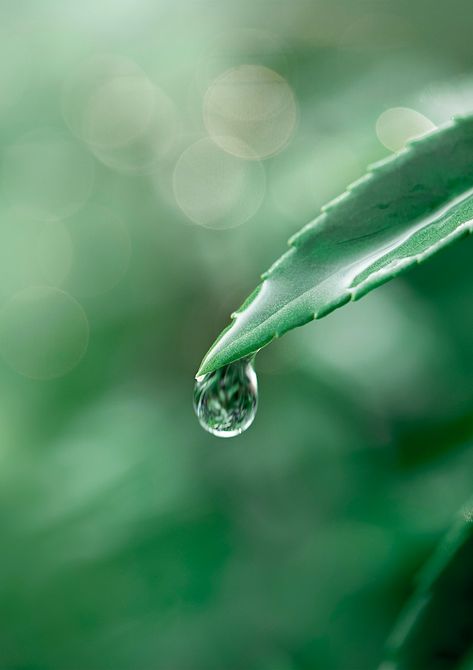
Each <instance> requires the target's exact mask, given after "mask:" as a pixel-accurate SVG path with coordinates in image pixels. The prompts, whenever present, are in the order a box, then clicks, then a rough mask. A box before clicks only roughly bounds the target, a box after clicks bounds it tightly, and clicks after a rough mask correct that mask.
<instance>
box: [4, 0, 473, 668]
mask: <svg viewBox="0 0 473 670" xmlns="http://www.w3.org/2000/svg"><path fill="white" fill-rule="evenodd" d="M470 12H471V5H470V3H469V2H466V0H465V1H464V2H455V1H454V2H453V3H450V4H449V5H448V7H446V6H443V5H440V4H439V3H432V2H426V1H420V0H418V1H417V2H409V3H408V2H406V1H404V0H403V1H402V2H398V3H396V5H392V3H389V4H388V3H386V2H373V3H361V2H360V3H358V2H353V0H350V2H348V0H346V1H342V0H331V1H330V2H328V1H327V2H321V1H318V0H317V1H316V2H312V3H306V2H303V1H302V0H294V1H292V2H290V1H289V0H286V2H278V3H267V2H265V3H254V2H246V0H243V1H242V2H239V3H232V4H231V3H228V2H222V3H218V4H217V3H215V2H213V3H211V2H205V1H203V0H202V1H201V0H192V1H186V0H184V2H181V3H177V4H176V3H174V4H172V3H169V2H166V1H165V0H158V1H157V2H151V1H150V0H133V2H132V1H131V0H120V1H119V2H117V1H113V2H112V0H105V1H104V2H100V3H97V2H92V1H91V0H85V1H84V2H82V3H73V2H68V1H65V2H64V1H63V2H59V1H57V0H56V1H52V0H45V1H44V2H41V3H38V2H33V0H30V1H29V2H28V1H26V2H22V3H9V4H7V3H5V2H4V3H3V4H2V22H1V26H0V33H1V39H0V55H1V58H0V142H1V156H0V158H1V162H0V212H1V218H0V256H1V262H0V301H1V312H0V355H1V358H2V362H1V365H0V399H1V402H0V528H1V537H2V552H1V554H0V567H1V570H0V574H1V579H0V668H1V669H2V670H84V668H86V669H87V670H108V669H110V670H112V669H113V670H122V669H123V670H156V669H159V670H161V669H163V670H201V669H202V670H223V669H224V670H242V668H244V669H245V670H253V669H254V670H314V668H321V669H322V670H347V669H348V670H365V669H367V668H376V666H377V665H378V663H379V662H380V661H381V659H382V657H383V647H384V643H385V639H386V638H387V635H388V632H389V631H390V629H391V627H392V625H393V623H394V621H395V620H396V618H397V616H398V613H399V612H400V610H401V609H402V606H403V604H404V602H405V601H406V599H407V597H408V596H409V595H410V593H411V592H412V589H413V585H414V575H415V574H416V572H417V570H418V568H419V567H420V566H421V565H422V564H423V563H424V561H425V560H426V558H427V557H428V556H429V555H430V554H431V552H432V550H433V548H434V546H435V545H436V543H437V541H438V540H439V538H440V537H441V535H442V533H443V532H444V530H445V529H446V528H447V527H448V526H449V524H450V521H451V518H452V516H453V514H454V512H455V511H456V510H457V509H458V508H459V507H460V506H461V504H462V503H463V502H464V501H465V500H466V499H467V498H468V497H469V496H470V494H471V491H472V476H471V473H472V471H473V470H472V466H473V453H472V451H471V449H469V446H470V443H471V441H472V438H473V412H472V407H473V404H472V400H473V388H472V385H471V379H472V375H473V356H472V354H473V341H472V337H471V333H472V330H473V311H472V310H471V290H470V286H471V282H470V277H471V254H472V249H473V247H472V244H473V243H472V241H471V240H469V241H466V242H463V243H462V244H459V245H456V246H455V247H452V248H450V249H449V250H447V251H446V252H444V253H443V254H440V255H439V256H437V257H436V258H434V259H433V260H432V261H430V263H427V264H426V265H424V266H421V267H419V268H416V269H415V270H414V271H412V272H411V273H410V274H408V275H406V276H405V277H404V278H403V279H402V280H396V282H394V283H392V284H389V285H386V286H384V287H382V288H380V289H378V290H377V292H376V293H374V294H372V295H370V296H368V297H366V298H365V299H363V300H362V301H361V302H360V303H357V304H353V305H348V306H346V307H345V308H344V310H342V311H340V313H339V314H336V313H335V314H333V315H331V316H330V317H328V318H327V319H326V320H325V321H323V322H320V323H315V324H313V325H311V326H307V327H306V328H304V329H302V330H301V331H295V332H293V333H291V334H290V335H288V336H287V337H286V338H284V339H282V340H281V341H278V342H276V343H274V344H273V345H272V346H271V347H270V348H269V349H268V350H267V351H264V352H262V353H261V355H260V357H259V358H260V359H261V360H260V361H259V367H258V372H259V381H260V391H261V398H260V409H259V413H258V416H257V419H256V421H255V423H254V425H253V427H252V428H251V429H250V430H249V431H248V432H247V433H245V434H244V435H242V436H240V437H238V438H236V439H235V440H232V441H230V442H225V443H222V441H220V440H219V439H218V438H215V437H212V436H210V435H208V434H206V433H204V432H203V431H202V429H201V428H200V426H199V424H198V422H197V421H196V419H195V417H194V416H193V412H192V387H193V374H194V371H195V369H196V368H197V366H198V363H199V361H200V359H201V356H202V353H203V352H204V351H205V350H206V348H207V347H208V344H209V343H210V342H211V340H212V339H213V338H214V336H215V335H216V334H217V333H218V332H219V330H220V329H221V328H222V327H223V325H224V324H225V323H226V321H227V317H228V313H229V312H230V311H231V310H232V309H233V308H234V307H236V306H237V305H238V304H240V302H241V299H242V298H243V297H244V296H245V295H246V294H247V293H248V291H249V289H251V287H252V286H253V285H254V284H255V283H256V281H257V277H258V273H259V271H260V269H261V268H262V267H266V266H267V265H269V263H270V262H271V260H272V259H273V258H274V257H276V256H277V255H279V253H280V252H281V251H282V250H283V248H284V245H285V243H286V239H287V238H288V237H289V235H290V234H291V233H293V232H294V231H295V230H296V229H297V228H299V227H300V225H302V224H303V223H305V222H306V221H308V220H310V219H311V218H313V217H314V216H315V215H316V213H317V211H318V208H319V207H320V206H321V205H322V204H323V203H324V202H325V201H326V200H328V199H329V198H331V197H333V196H334V195H336V194H337V193H339V192H341V191H342V190H343V189H344V188H345V186H346V185H347V183H348V182H349V181H351V180H353V179H355V178H357V177H358V176H360V175H361V174H362V173H363V172H364V169H365V166H366V165H367V164H368V163H369V162H372V161H374V160H378V159H381V158H383V157H384V156H386V155H388V153H389V151H392V150H393V149H397V148H399V146H400V144H402V142H404V141H405V140H406V139H407V138H408V137H410V136H411V135H412V133H414V134H415V133H417V132H419V115H422V119H423V120H422V122H421V123H420V125H421V126H423V127H424V126H425V127H427V126H428V125H429V123H433V124H438V123H441V122H443V121H445V120H447V119H448V118H449V117H450V116H451V115H452V114H455V113H458V112H467V111H471V107H472V105H471V102H472V101H473V85H472V81H473V80H472V78H471V77H472V76H473V72H472V69H473V56H472V53H471V27H470V22H469V21H467V20H465V17H468V16H469V14H470ZM242 65H254V66H256V69H252V70H251V76H249V77H248V79H245V82H244V84H245V86H244V90H243V91H242V93H241V96H240V95H235V91H234V90H233V89H232V88H231V86H230V90H229V91H227V87H226V86H225V85H222V82H223V84H225V82H226V81H228V80H227V79H226V78H224V79H222V78H221V77H222V76H223V75H224V74H225V73H228V71H229V70H230V74H231V73H232V71H233V72H234V70H232V69H234V68H239V67H240V66H242ZM261 68H263V69H261ZM273 72H275V73H277V76H276V77H275V76H274V74H271V73H273ZM237 73H238V70H237ZM233 76H234V74H231V77H230V82H234V79H232V77H233ZM268 78H269V79H268ZM268 81H269V82H273V84H274V82H276V83H275V84H274V85H273V84H271V85H269V86H266V83H267V82H268ZM281 82H282V83H281ZM232 85H233V84H232ZM235 85H236V86H239V85H240V82H239V81H238V77H237V83H236V84H235ZM227 93H228V95H227ZM253 99H254V105H253V103H252V100H253ZM240 102H241V106H240ZM243 103H245V104H243ZM234 105H235V106H236V111H235V114H234V115H233V112H232V110H233V106H234ZM399 108H401V109H402V110H404V111H402V113H400V115H399V114H397V113H396V112H391V113H390V114H389V115H388V116H387V117H386V116H383V117H382V115H383V114H385V113H386V112H387V111H388V110H392V109H394V110H396V109H399ZM405 110H408V111H407V113H406V111H405ZM409 110H411V111H409ZM294 114H295V115H294ZM381 117H382V118H381ZM393 119H394V121H393ZM406 119H407V120H406ZM221 133H223V135H222V134H221ZM222 137H223V138H224V139H223V141H222V139H221V138H222ZM225 138H226V139H225ZM228 138H230V140H229V139H228ZM263 140H264V142H263ZM253 141H254V142H253ZM260 141H261V143H260ZM383 144H384V146H383ZM248 147H250V149H248ZM250 150H251V152H252V153H251V155H250V154H249V153H248V151H250ZM255 175H256V177H255ZM228 223H231V225H234V227H232V228H226V224H228ZM202 224H205V225H202ZM236 224H241V225H236ZM419 670H420V669H419Z"/></svg>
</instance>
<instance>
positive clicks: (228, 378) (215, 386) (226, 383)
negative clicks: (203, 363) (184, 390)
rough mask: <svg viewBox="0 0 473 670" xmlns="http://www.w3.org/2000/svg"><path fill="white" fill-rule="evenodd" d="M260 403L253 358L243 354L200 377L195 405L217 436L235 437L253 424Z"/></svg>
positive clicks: (210, 429)
mask: <svg viewBox="0 0 473 670" xmlns="http://www.w3.org/2000/svg"><path fill="white" fill-rule="evenodd" d="M257 405H258V383H257V379H256V373H255V371H254V369H253V358H242V359H240V360H238V361H235V362H234V363H230V365H225V366H224V367H222V368H219V369H218V370H215V371H214V372H210V373H209V374H207V375H203V376H202V377H198V378H197V381H196V383H195V387H194V409H195V413H196V414H197V418H198V419H199V421H200V424H201V426H202V427H203V428H205V430H207V431H208V432H209V433H212V434H213V435H217V436H218V437H235V435H239V434H240V433H243V431H245V430H246V429H247V428H249V427H250V426H251V424H252V423H253V420H254V418H255V415H256V408H257Z"/></svg>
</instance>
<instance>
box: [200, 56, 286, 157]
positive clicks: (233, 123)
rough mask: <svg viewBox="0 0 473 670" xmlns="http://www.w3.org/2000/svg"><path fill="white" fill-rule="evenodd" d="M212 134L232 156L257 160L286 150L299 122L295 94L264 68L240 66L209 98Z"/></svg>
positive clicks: (221, 80) (220, 80)
mask: <svg viewBox="0 0 473 670" xmlns="http://www.w3.org/2000/svg"><path fill="white" fill-rule="evenodd" d="M203 116H204V123H205V127H206V129H207V132H208V133H209V135H210V136H211V137H212V138H213V139H214V140H215V142H216V143H217V144H219V146H221V147H222V149H224V150H225V151H227V152H228V153H231V154H234V155H235V156H239V157H240V158H245V159H246V160H254V159H255V158H267V157H268V156H272V155H273V154H275V153H278V152H279V151H281V150H282V149H283V148H284V147H285V146H286V145H287V143H288V142H289V140H290V139H291V136H292V134H293V132H294V129H295V127H296V122H297V107H296V101H295V98H294V94H293V92H292V89H291V87H290V86H289V84H288V83H287V81H286V80H285V79H284V78H283V77H281V75H279V74H278V73H277V72H275V71H274V70H271V69H270V68H268V67H265V66H262V65H240V66H239V67H235V68H232V69H230V70H227V72H224V73H223V74H222V75H220V76H219V77H217V79H216V80H215V81H214V82H213V84H211V86H210V87H209V89H208V90H207V92H206V94H205V97H204V107H203Z"/></svg>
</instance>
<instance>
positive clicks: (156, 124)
mask: <svg viewBox="0 0 473 670" xmlns="http://www.w3.org/2000/svg"><path fill="white" fill-rule="evenodd" d="M151 96H152V109H151V110H150V116H149V119H148V122H147V124H146V125H144V126H143V127H142V128H141V131H140V132H138V129H136V130H137V132H136V134H135V135H134V137H133V138H132V139H130V140H129V141H128V142H125V143H121V144H117V145H115V146H108V147H107V146H99V145H98V144H95V145H91V150H92V152H93V153H94V155H95V157H96V158H97V159H98V160H99V161H101V162H102V163H103V164H104V165H106V166H107V167H109V168H111V169H113V170H116V171H118V172H122V173H125V174H147V173H150V172H152V171H153V170H154V169H155V168H156V166H157V164H158V163H159V162H160V161H161V160H162V159H163V158H165V157H166V156H167V155H168V154H169V152H170V151H171V149H172V148H173V147H174V145H175V143H176V140H177V137H178V136H179V132H180V120H179V117H178V113H177V110H176V107H175V105H174V103H173V102H172V100H171V99H170V98H169V97H168V96H167V95H166V94H165V93H164V92H163V91H161V90H160V89H159V88H158V87H156V86H153V87H152V90H151Z"/></svg>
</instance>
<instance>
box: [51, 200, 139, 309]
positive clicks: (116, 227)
mask: <svg viewBox="0 0 473 670" xmlns="http://www.w3.org/2000/svg"><path fill="white" fill-rule="evenodd" d="M65 225H66V228H67V233H68V235H69V237H70V240H71V245H72V253H73V256H72V263H71V267H70V271H69V274H68V276H67V278H66V280H65V284H64V286H65V287H66V288H67V290H68V291H70V292H71V293H72V294H73V295H77V296H84V297H85V296H87V297H89V296H94V295H101V294H103V293H106V292H107V291H110V290H111V289H112V288H113V287H114V286H116V285H117V284H118V282H119V281H120V280H121V279H122V277H123V276H124V274H125V273H126V271H127V269H128V266H129V262H130V256H131V242H130V236H129V233H128V229H127V227H126V226H125V224H124V222H123V221H122V220H121V219H120V218H119V217H118V216H117V215H116V214H115V213H114V212H112V211H111V210H110V209H107V208H105V207H102V206H100V205H96V204H94V203H89V204H88V205H87V206H86V207H84V208H83V209H82V210H81V211H80V212H78V213H77V214H76V215H75V216H73V217H71V218H69V219H68V220H67V221H66V222H65Z"/></svg>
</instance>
